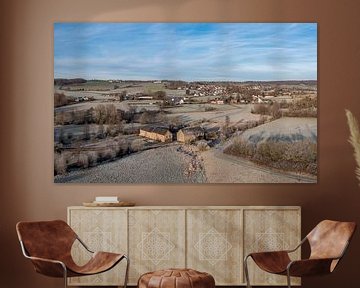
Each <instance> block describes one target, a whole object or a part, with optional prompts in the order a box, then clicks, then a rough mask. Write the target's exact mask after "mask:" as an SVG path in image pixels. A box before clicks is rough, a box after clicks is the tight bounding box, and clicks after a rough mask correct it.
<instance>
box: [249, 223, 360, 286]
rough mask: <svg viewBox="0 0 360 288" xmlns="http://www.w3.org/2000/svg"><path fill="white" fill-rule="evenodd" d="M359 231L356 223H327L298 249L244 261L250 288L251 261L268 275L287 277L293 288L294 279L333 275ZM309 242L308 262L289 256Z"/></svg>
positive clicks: (270, 252) (317, 229) (316, 230)
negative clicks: (355, 233)
mask: <svg viewBox="0 0 360 288" xmlns="http://www.w3.org/2000/svg"><path fill="white" fill-rule="evenodd" d="M355 229H356V223H354V222H338V221H331V220H324V221H322V222H320V223H319V224H318V225H317V226H316V227H315V228H314V229H313V230H312V231H311V232H310V233H309V234H308V235H307V236H306V237H305V238H304V239H303V240H302V241H301V243H300V244H299V245H298V246H297V247H296V248H295V249H292V250H286V251H269V252H258V253H250V254H249V255H247V256H246V257H245V259H244V272H245V278H246V283H247V287H251V285H250V281H249V272H248V267H247V260H248V258H249V257H251V258H252V259H253V260H254V261H255V263H256V264H257V265H258V266H259V267H260V268H261V269H262V270H264V271H266V272H269V273H273V274H279V275H286V276H287V283H288V287H289V288H290V287H291V282H290V277H291V276H294V277H304V276H315V275H324V274H329V273H331V272H333V271H334V269H335V267H336V266H337V264H338V263H339V261H340V260H341V258H342V257H343V256H344V253H345V251H346V249H347V247H348V245H349V242H350V240H351V238H352V235H353V234H354V232H355ZM306 241H308V242H309V245H310V249H311V253H310V257H309V258H308V259H302V260H295V261H292V260H291V259H290V257H289V253H291V252H294V251H296V250H297V249H298V248H299V247H300V246H301V245H302V244H304V243H305V242H306Z"/></svg>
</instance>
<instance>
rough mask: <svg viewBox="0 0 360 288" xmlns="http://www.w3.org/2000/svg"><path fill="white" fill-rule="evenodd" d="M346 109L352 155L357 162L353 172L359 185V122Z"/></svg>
mask: <svg viewBox="0 0 360 288" xmlns="http://www.w3.org/2000/svg"><path fill="white" fill-rule="evenodd" d="M345 111H346V117H347V121H348V125H349V129H350V137H349V142H350V144H351V145H352V146H353V148H354V156H355V161H356V163H357V167H356V170H355V174H356V177H357V179H358V180H359V185H360V130H359V124H358V121H357V120H356V118H355V116H354V115H353V114H352V113H351V112H350V111H349V110H345Z"/></svg>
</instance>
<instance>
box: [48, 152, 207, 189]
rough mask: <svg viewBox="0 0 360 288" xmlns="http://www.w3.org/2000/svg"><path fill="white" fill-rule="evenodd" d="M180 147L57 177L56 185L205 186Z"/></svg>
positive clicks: (192, 160)
mask: <svg viewBox="0 0 360 288" xmlns="http://www.w3.org/2000/svg"><path fill="white" fill-rule="evenodd" d="M196 157H197V156H196V155H192V154H191V153H188V152H187V151H184V150H183V149H179V145H171V146H168V147H161V148H157V149H152V150H146V151H142V152H139V153H135V154H132V155H130V156H127V157H124V158H121V159H118V160H116V161H113V162H109V163H104V164H101V165H99V166H96V167H92V168H89V169H86V170H77V171H72V172H69V173H67V174H65V175H60V176H55V178H54V182H55V183H204V182H206V178H205V175H204V173H203V170H202V169H201V167H200V166H199V165H196V163H199V161H197V159H196Z"/></svg>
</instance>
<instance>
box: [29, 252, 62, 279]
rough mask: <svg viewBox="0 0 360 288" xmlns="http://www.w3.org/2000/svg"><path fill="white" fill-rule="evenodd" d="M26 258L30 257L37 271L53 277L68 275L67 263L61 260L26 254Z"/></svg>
mask: <svg viewBox="0 0 360 288" xmlns="http://www.w3.org/2000/svg"><path fill="white" fill-rule="evenodd" d="M25 257H26V258H28V259H30V260H31V262H32V263H33V265H34V268H35V271H36V272H38V273H40V274H43V275H46V276H51V277H59V278H60V277H64V276H65V277H66V275H67V268H66V265H65V264H64V263H63V262H61V261H59V260H53V259H46V258H40V257H33V256H25Z"/></svg>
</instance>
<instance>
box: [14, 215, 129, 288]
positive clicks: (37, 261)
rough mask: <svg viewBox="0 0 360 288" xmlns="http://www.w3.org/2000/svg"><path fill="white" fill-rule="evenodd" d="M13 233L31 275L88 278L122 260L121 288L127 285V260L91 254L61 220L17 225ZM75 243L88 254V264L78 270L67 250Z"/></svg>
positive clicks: (114, 254)
mask: <svg viewBox="0 0 360 288" xmlns="http://www.w3.org/2000/svg"><path fill="white" fill-rule="evenodd" d="M16 231H17V234H18V237H19V240H20V245H21V249H22V252H23V254H24V256H25V257H26V258H28V259H30V260H31V262H32V264H33V265H34V268H35V271H36V272H38V273H41V274H43V275H46V276H50V277H59V278H64V285H65V287H67V277H78V276H88V275H93V274H98V273H102V272H105V271H108V270H110V269H111V268H113V267H114V266H115V265H116V264H118V263H119V262H120V261H121V260H122V259H126V261H127V265H126V272H125V281H124V288H126V285H127V279H128V269H129V259H128V257H127V256H126V255H124V254H116V253H109V252H95V253H94V252H93V251H91V250H90V249H89V248H88V247H87V246H86V245H85V244H84V243H83V242H82V241H81V240H80V238H79V237H78V236H77V235H76V233H75V232H74V231H73V230H72V229H71V228H70V226H69V225H67V224H66V223H65V222H64V221H62V220H54V221H40V222H19V223H17V225H16ZM76 240H78V241H79V242H80V243H81V244H82V245H83V246H84V247H85V249H86V250H87V251H89V253H91V254H92V257H91V258H90V260H89V261H88V262H87V263H86V264H85V265H83V266H78V265H77V264H76V263H75V262H74V260H73V259H72V256H71V247H72V245H73V244H74V242H75V241H76Z"/></svg>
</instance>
